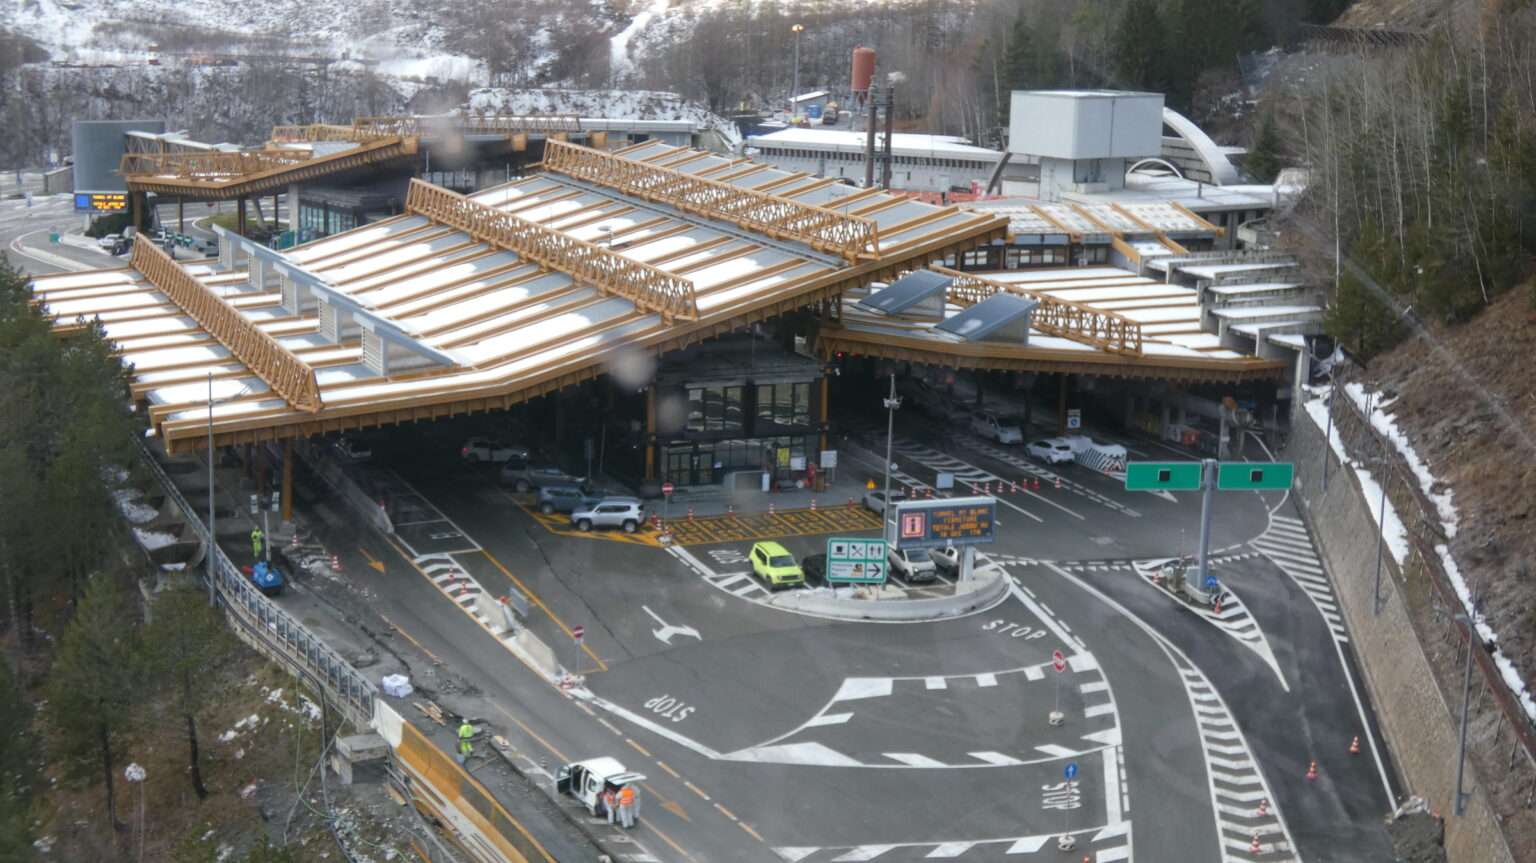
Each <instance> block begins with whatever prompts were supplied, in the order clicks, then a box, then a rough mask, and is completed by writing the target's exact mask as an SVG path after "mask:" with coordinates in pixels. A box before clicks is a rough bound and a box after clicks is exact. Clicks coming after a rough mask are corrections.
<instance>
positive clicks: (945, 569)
mask: <svg viewBox="0 0 1536 863" xmlns="http://www.w3.org/2000/svg"><path fill="white" fill-rule="evenodd" d="M928 559H929V560H931V561H933V565H934V567H935V568H936V569H937V570H938V571H939V572H942V573H944V574H945V575H955V574H957V573H958V572H960V549H958V548H956V547H955V546H953V545H946V546H944V547H943V548H930V549H928Z"/></svg>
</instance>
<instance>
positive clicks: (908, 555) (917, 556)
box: [885, 548, 938, 584]
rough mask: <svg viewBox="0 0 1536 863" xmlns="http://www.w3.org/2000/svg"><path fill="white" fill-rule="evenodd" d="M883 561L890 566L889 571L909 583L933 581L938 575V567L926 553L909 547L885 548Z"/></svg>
mask: <svg viewBox="0 0 1536 863" xmlns="http://www.w3.org/2000/svg"><path fill="white" fill-rule="evenodd" d="M885 562H886V564H887V565H889V566H890V568H891V572H893V573H895V574H896V575H899V576H901V580H902V581H905V582H909V583H914V584H915V583H917V582H922V581H933V580H934V579H935V578H936V577H938V568H937V567H935V566H934V564H933V561H932V560H931V559H929V557H928V553H927V552H925V551H921V550H918V549H910V548H887V549H886V552H885Z"/></svg>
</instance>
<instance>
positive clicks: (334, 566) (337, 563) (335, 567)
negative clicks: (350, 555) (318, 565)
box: [331, 554, 341, 572]
mask: <svg viewBox="0 0 1536 863" xmlns="http://www.w3.org/2000/svg"><path fill="white" fill-rule="evenodd" d="M331 571H332V572H341V558H340V557H337V556H336V555H334V554H333V555H331Z"/></svg>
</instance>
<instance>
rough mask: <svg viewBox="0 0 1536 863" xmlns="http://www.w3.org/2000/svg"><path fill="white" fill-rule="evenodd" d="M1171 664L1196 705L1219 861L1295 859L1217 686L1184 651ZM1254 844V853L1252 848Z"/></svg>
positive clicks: (1286, 833)
mask: <svg viewBox="0 0 1536 863" xmlns="http://www.w3.org/2000/svg"><path fill="white" fill-rule="evenodd" d="M1174 665H1175V666H1177V667H1178V669H1179V676H1180V677H1181V678H1183V681H1184V689H1185V691H1186V692H1187V693H1188V694H1189V699H1190V704H1191V705H1192V706H1193V707H1194V710H1195V724H1196V726H1197V727H1198V729H1199V734H1200V748H1201V749H1202V750H1203V751H1204V753H1205V763H1206V773H1207V775H1208V778H1209V782H1210V788H1211V798H1212V802H1213V803H1214V804H1215V806H1216V826H1217V831H1218V833H1219V834H1220V840H1221V859H1222V860H1223V861H1266V863H1268V861H1275V863H1280V861H1294V860H1296V857H1295V854H1294V853H1293V851H1292V845H1291V837H1290V832H1289V830H1287V828H1286V826H1285V822H1284V820H1283V819H1282V818H1281V817H1280V810H1279V809H1278V808H1276V806H1275V799H1274V795H1272V794H1271V793H1270V791H1269V786H1268V785H1267V784H1266V783H1265V781H1264V775H1263V774H1262V773H1260V772H1259V768H1258V765H1257V764H1255V763H1254V760H1253V754H1252V753H1251V752H1250V751H1249V749H1248V744H1247V742H1246V741H1245V740H1244V739H1243V733H1242V731H1241V730H1240V729H1239V728H1238V727H1237V721H1236V720H1234V719H1233V718H1232V713H1231V711H1229V710H1228V709H1227V705H1226V702H1224V701H1222V700H1221V696H1220V695H1218V694H1217V693H1216V689H1215V687H1213V686H1212V685H1211V682H1210V681H1209V680H1207V679H1206V677H1205V675H1204V674H1203V673H1201V671H1200V669H1198V668H1196V667H1195V666H1194V665H1193V664H1191V663H1190V662H1188V661H1187V660H1186V659H1185V658H1184V657H1183V656H1182V655H1179V654H1174ZM1255 841H1257V843H1258V849H1259V850H1258V852H1257V853H1255V852H1254V851H1253V850H1252V849H1253V847H1254V843H1255Z"/></svg>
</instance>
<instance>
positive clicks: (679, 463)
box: [667, 450, 694, 485]
mask: <svg viewBox="0 0 1536 863" xmlns="http://www.w3.org/2000/svg"><path fill="white" fill-rule="evenodd" d="M693 458H694V456H693V452H692V450H669V451H668V452H667V479H669V480H671V481H672V482H674V483H676V484H678V485H693Z"/></svg>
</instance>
